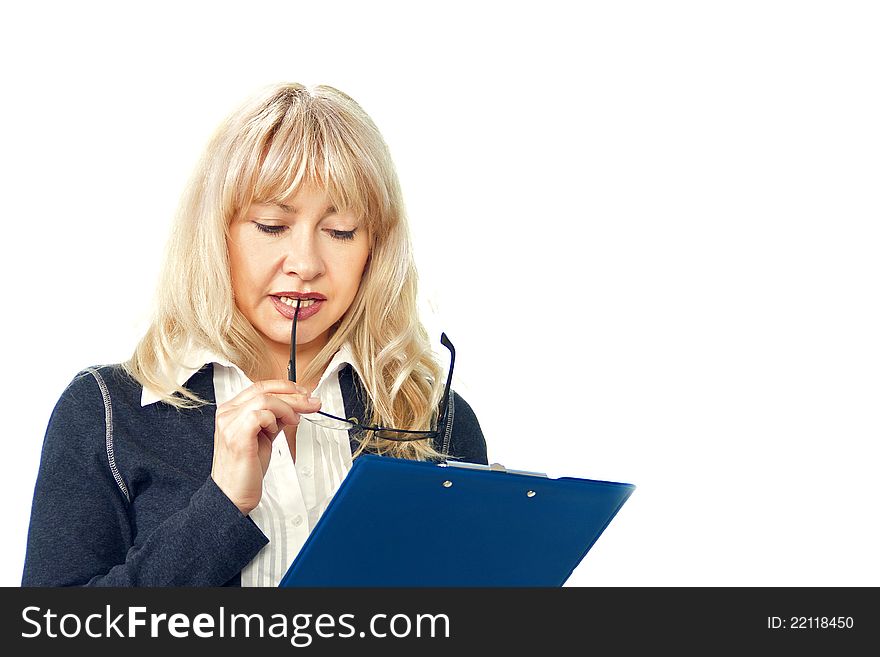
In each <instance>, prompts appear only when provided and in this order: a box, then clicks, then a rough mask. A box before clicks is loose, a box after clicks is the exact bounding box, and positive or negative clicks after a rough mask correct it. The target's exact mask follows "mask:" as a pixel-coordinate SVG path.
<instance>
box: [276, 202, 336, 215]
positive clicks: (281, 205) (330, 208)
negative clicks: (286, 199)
mask: <svg viewBox="0 0 880 657" xmlns="http://www.w3.org/2000/svg"><path fill="white" fill-rule="evenodd" d="M272 205H274V206H276V207H278V208H281V211H282V212H286V213H287V214H296V213H297V212H299V210H297V209H296V208H294V207H293V206H290V205H285V204H284V203H273V204H272ZM334 212H336V208H335V207H334V206H332V205H328V206H327V207H326V208H324V216H325V217H326V216H327V215H328V214H333V213H334Z"/></svg>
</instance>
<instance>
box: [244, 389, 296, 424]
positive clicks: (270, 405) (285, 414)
mask: <svg viewBox="0 0 880 657" xmlns="http://www.w3.org/2000/svg"><path fill="white" fill-rule="evenodd" d="M242 409H243V410H266V411H269V412H270V413H272V414H273V415H274V417H275V418H276V420H280V421H281V422H283V423H284V424H286V425H292V424H299V414H298V413H297V411H296V410H295V409H294V408H293V407H292V405H291V404H288V403H287V402H286V401H285V400H283V399H281V398H280V397H277V396H275V395H271V394H262V395H257V396H256V397H254V398H253V399H251V400H250V401H248V402H247V403H246V404H245V405H244V406H242ZM306 412H307V413H309V412H311V409H309V410H308V411H306Z"/></svg>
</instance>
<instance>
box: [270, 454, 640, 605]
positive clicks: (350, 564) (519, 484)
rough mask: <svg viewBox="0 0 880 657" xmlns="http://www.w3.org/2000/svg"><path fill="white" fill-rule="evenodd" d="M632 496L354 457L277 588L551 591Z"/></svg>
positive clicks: (596, 485)
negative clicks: (547, 588)
mask: <svg viewBox="0 0 880 657" xmlns="http://www.w3.org/2000/svg"><path fill="white" fill-rule="evenodd" d="M633 490H635V486H633V485H632V484H624V483H616V482H608V481H595V480H591V479H575V478H571V477H561V478H558V479H552V478H549V477H547V476H546V475H542V474H540V473H530V472H524V471H516V470H507V469H506V468H504V467H503V466H500V465H497V464H496V465H492V466H484V465H476V464H469V463H453V462H449V463H441V464H437V463H429V462H424V461H411V460H407V459H397V458H392V457H387V456H376V455H372V454H364V455H362V456H360V457H358V458H357V459H356V460H355V462H354V464H353V465H352V468H351V470H350V471H349V472H348V475H347V476H346V477H345V479H344V480H343V482H342V484H341V485H340V487H339V489H338V490H337V491H336V494H335V496H334V497H333V499H332V500H331V501H330V504H329V505H328V506H327V509H326V510H325V511H324V514H323V515H322V516H321V519H320V520H319V521H318V523H317V525H316V526H315V528H314V530H312V532H311V534H310V535H309V537H308V539H306V542H305V544H304V545H303V547H302V549H301V550H300V551H299V554H297V556H296V558H295V559H294V560H293V563H292V564H291V565H290V568H289V569H288V571H287V573H286V574H285V575H284V577H283V578H282V579H281V582H280V584H279V587H282V588H287V587H395V586H398V587H448V586H461V587H471V586H489V587H498V586H522V587H529V586H562V584H563V583H564V582H565V581H566V580H567V579H568V578H569V577H570V576H571V573H572V571H573V570H574V569H575V568H576V567H577V565H578V564H579V563H580V562H581V560H583V558H584V557H585V556H586V554H587V552H589V550H590V548H591V547H592V546H593V545H594V544H595V542H596V540H597V539H598V538H599V536H600V535H601V534H602V532H603V531H604V530H605V528H606V527H607V526H608V524H609V523H610V522H611V520H612V519H613V518H614V516H615V515H616V514H617V512H618V511H620V508H621V507H622V506H623V504H624V503H625V502H626V500H627V499H628V498H629V496H630V495H631V494H632V492H633Z"/></svg>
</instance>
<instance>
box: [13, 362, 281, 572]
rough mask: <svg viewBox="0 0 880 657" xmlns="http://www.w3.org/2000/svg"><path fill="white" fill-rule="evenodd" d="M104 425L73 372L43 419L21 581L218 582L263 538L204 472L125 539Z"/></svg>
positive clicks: (97, 400)
mask: <svg viewBox="0 0 880 657" xmlns="http://www.w3.org/2000/svg"><path fill="white" fill-rule="evenodd" d="M105 428H106V422H105V406H104V401H103V397H102V395H101V390H100V388H99V386H98V384H97V382H96V380H95V379H94V378H93V377H92V376H91V374H90V373H89V372H81V373H80V374H79V375H77V377H76V378H74V380H73V382H72V383H71V384H70V385H69V386H68V387H67V389H66V390H65V391H64V393H63V394H62V395H61V398H60V399H59V400H58V403H57V404H56V406H55V409H54V411H53V412H52V416H51V418H50V420H49V425H48V428H47V429H46V435H45V438H44V441H43V449H42V454H41V458H40V467H39V472H38V475H37V482H36V486H35V489H34V499H33V506H32V508H31V519H30V526H29V529H28V539H27V553H26V556H25V564H24V572H23V576H22V585H23V586H83V585H84V586H221V585H223V584H225V583H226V582H228V581H229V580H231V579H232V578H234V577H235V576H236V575H237V574H238V573H239V572H241V569H242V568H244V566H246V565H247V564H248V562H250V560H251V559H252V558H253V557H254V556H255V555H256V553H257V552H259V550H260V549H261V548H262V547H263V546H264V545H265V544H266V543H268V539H267V538H266V536H265V535H264V534H263V533H262V532H261V531H260V530H259V528H258V527H257V526H256V525H255V524H254V523H253V521H251V519H250V518H247V517H245V516H243V515H242V514H241V512H240V511H239V510H238V508H237V507H236V506H235V505H234V504H233V503H232V501H231V500H229V498H228V497H226V495H225V494H224V493H223V492H222V491H221V490H220V489H219V488H218V487H217V485H216V484H215V483H214V481H213V480H212V479H211V478H210V477H208V479H207V480H206V481H205V483H204V484H203V485H202V486H201V487H200V488H199V489H197V490H196V492H195V493H194V494H193V495H192V498H191V499H190V501H189V504H188V505H187V506H186V507H184V508H182V509H180V510H179V511H177V512H175V513H173V514H171V515H169V517H168V518H167V519H165V521H164V522H162V523H161V524H159V525H158V526H156V527H155V528H154V529H153V531H152V532H151V533H150V535H149V536H148V537H147V538H146V539H145V540H144V541H143V543H141V544H140V545H138V546H137V547H134V546H133V532H132V525H131V518H130V516H129V513H130V503H129V500H128V499H127V498H126V495H125V494H124V493H123V491H122V490H121V488H120V486H119V485H118V484H117V482H116V480H115V479H114V476H113V472H112V471H111V468H110V463H109V461H108V450H107V444H106V437H105V434H106V432H105Z"/></svg>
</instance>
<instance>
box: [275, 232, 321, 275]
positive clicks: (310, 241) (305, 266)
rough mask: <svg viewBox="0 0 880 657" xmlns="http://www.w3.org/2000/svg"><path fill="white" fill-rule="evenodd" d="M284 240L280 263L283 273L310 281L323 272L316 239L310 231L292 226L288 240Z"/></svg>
mask: <svg viewBox="0 0 880 657" xmlns="http://www.w3.org/2000/svg"><path fill="white" fill-rule="evenodd" d="M303 228H305V227H303ZM285 242H286V244H285V248H286V253H285V256H284V262H283V263H282V265H281V267H282V271H283V272H284V273H285V274H290V275H292V276H299V278H301V279H302V280H304V281H310V280H312V279H313V278H315V277H317V276H320V275H321V274H323V273H324V260H323V258H321V254H320V253H319V252H318V244H317V240H316V239H315V234H314V233H313V232H312V231H309V230H301V229H299V227H296V228H292V229H291V231H290V240H289V241H287V240H285Z"/></svg>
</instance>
